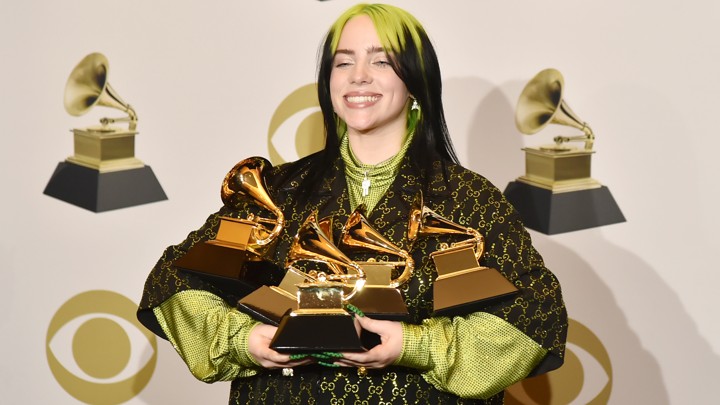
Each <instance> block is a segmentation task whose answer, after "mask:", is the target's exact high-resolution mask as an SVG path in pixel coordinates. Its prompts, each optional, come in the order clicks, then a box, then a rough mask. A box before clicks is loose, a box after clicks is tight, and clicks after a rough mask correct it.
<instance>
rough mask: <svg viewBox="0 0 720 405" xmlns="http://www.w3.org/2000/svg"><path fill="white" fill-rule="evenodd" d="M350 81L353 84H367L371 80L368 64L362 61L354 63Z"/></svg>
mask: <svg viewBox="0 0 720 405" xmlns="http://www.w3.org/2000/svg"><path fill="white" fill-rule="evenodd" d="M351 82H352V83H353V84H367V83H370V82H372V75H371V74H370V70H369V69H368V66H366V65H365V64H364V63H357V64H355V65H354V67H353V72H352V75H351Z"/></svg>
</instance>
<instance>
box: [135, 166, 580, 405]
mask: <svg viewBox="0 0 720 405" xmlns="http://www.w3.org/2000/svg"><path fill="white" fill-rule="evenodd" d="M315 158H316V155H311V156H308V157H306V158H303V159H301V160H299V161H297V162H293V163H289V164H284V165H280V166H276V167H273V168H271V169H270V170H269V171H267V173H265V183H266V187H267V190H268V193H269V195H270V197H271V199H272V201H273V202H274V203H275V204H276V205H277V206H278V207H279V208H280V209H281V210H282V211H283V213H284V215H285V219H286V221H287V224H286V227H285V229H284V231H283V232H282V234H281V235H280V236H279V238H278V241H277V244H276V245H275V247H274V248H273V249H272V250H271V251H270V252H268V254H267V256H266V259H267V262H270V263H272V265H269V264H268V263H262V262H260V263H259V264H258V263H254V262H253V263H249V264H248V266H249V267H251V268H249V269H248V274H254V276H253V277H254V279H253V281H254V282H255V283H258V284H259V283H263V284H268V285H276V284H277V283H279V281H280V280H281V279H282V277H283V274H284V273H283V264H284V263H285V258H286V256H287V253H288V250H289V248H290V246H291V244H292V240H293V237H294V235H295V234H296V233H297V231H298V229H299V227H300V225H301V224H302V223H303V222H304V220H305V219H306V217H307V216H308V215H309V214H310V213H311V212H313V211H314V210H317V213H318V218H324V217H332V218H333V234H334V235H333V236H334V240H338V237H339V234H340V231H341V227H342V225H343V224H344V223H345V220H346V219H347V217H348V215H349V214H350V213H351V212H352V209H351V207H350V202H349V199H348V192H347V189H346V183H345V176H344V168H343V163H342V159H338V160H337V161H336V163H335V165H334V166H333V167H329V168H326V174H325V175H324V176H323V179H324V180H323V182H322V184H321V185H319V187H318V189H319V192H317V193H314V194H313V195H311V196H306V197H307V198H306V201H305V202H304V203H303V204H302V206H300V203H299V202H298V195H297V194H296V190H297V187H298V185H299V184H300V182H301V181H302V179H303V178H305V176H307V174H308V168H309V167H310V166H311V165H310V163H311V162H312V161H313V159H315ZM414 173H416V172H415V171H414V170H413V169H412V167H411V164H410V162H409V158H408V157H407V156H406V157H405V160H404V161H403V163H402V164H401V168H400V170H399V173H398V175H397V177H396V178H395V180H394V183H393V184H392V185H391V186H390V188H389V189H388V191H387V192H386V194H385V196H384V197H383V198H382V199H381V200H380V202H379V203H378V204H377V205H376V206H375V208H374V209H373V210H372V212H371V213H370V214H369V215H368V221H369V222H370V224H371V226H372V227H373V228H375V229H376V230H377V231H378V232H379V233H381V234H382V235H383V236H384V237H386V238H387V239H389V240H390V241H391V242H392V243H394V244H395V245H397V246H399V247H401V248H403V249H406V250H409V252H410V254H411V255H412V257H413V259H414V261H415V264H416V268H415V270H414V272H413V275H412V277H411V278H410V280H409V281H408V282H406V283H405V284H404V285H402V286H401V287H400V290H401V293H402V296H403V298H404V300H405V303H406V305H407V307H408V310H409V312H410V318H411V320H410V322H411V323H415V324H420V323H421V322H422V321H423V320H424V319H427V318H428V317H430V316H431V313H432V311H433V288H432V286H433V280H434V279H435V278H436V277H437V271H436V269H435V265H434V262H433V260H432V259H431V258H430V253H432V252H434V251H436V250H438V249H439V245H440V243H443V242H445V243H449V242H454V241H457V239H453V238H457V237H454V236H429V237H423V238H418V239H417V240H416V241H415V242H414V243H412V244H411V243H410V241H409V240H408V222H409V221H408V212H409V211H410V208H411V205H412V202H413V199H414V198H415V196H416V195H417V194H418V191H421V190H420V189H421V187H422V186H421V182H420V181H419V178H418V177H417V175H416V174H414ZM422 192H423V195H424V204H425V205H426V206H428V207H429V208H430V209H432V210H433V211H435V212H436V213H437V214H438V215H441V216H443V217H445V218H447V219H449V220H450V221H453V222H455V223H458V224H460V225H463V226H467V227H472V228H474V229H476V230H478V231H479V232H480V233H481V234H482V235H484V237H485V252H484V255H483V256H482V258H481V261H480V264H481V265H483V266H487V267H490V268H494V269H497V270H499V271H500V273H501V274H502V275H504V276H505V277H506V278H507V279H508V280H509V281H511V282H512V283H513V284H514V285H515V286H516V287H518V289H519V292H518V293H517V294H515V295H511V296H509V297H507V298H505V299H501V300H494V301H491V302H490V303H489V304H488V305H487V306H485V307H483V308H480V309H479V310H480V311H483V312H488V313H491V314H493V315H495V316H497V317H499V318H501V319H503V320H505V321H507V322H508V323H510V324H512V325H513V326H515V327H516V328H517V329H519V330H520V331H521V332H523V333H524V334H526V335H527V336H529V337H530V338H532V339H533V340H534V341H535V342H537V343H538V344H539V345H541V346H542V347H543V348H544V349H546V350H547V351H548V354H547V356H546V357H545V358H544V360H543V361H542V362H541V363H540V364H539V365H538V366H537V367H536V369H535V370H534V371H533V372H532V373H531V374H540V373H543V372H547V371H549V370H553V369H555V368H557V367H559V366H560V365H561V364H562V362H563V355H564V350H565V340H566V334H567V314H566V310H565V306H564V303H563V300H562V296H561V290H560V285H559V283H558V281H557V279H556V278H555V276H554V275H553V274H552V273H551V272H550V271H549V270H548V269H546V268H545V266H544V264H543V260H542V258H541V256H540V255H539V254H538V252H537V251H536V250H535V249H534V248H533V246H532V244H531V240H530V235H529V234H528V232H527V231H526V230H525V228H524V227H523V225H522V222H521V219H520V217H519V215H518V213H517V212H516V211H515V209H514V208H513V207H512V206H511V204H510V203H509V202H508V201H507V200H506V199H505V198H504V196H503V194H502V193H501V192H500V191H499V190H498V189H497V188H496V187H495V186H493V185H492V184H491V183H490V182H489V181H488V180H487V179H485V178H484V177H482V176H480V175H479V174H477V173H474V172H472V171H470V170H467V169H465V168H463V167H461V166H459V165H457V164H453V163H448V162H442V161H437V162H435V163H434V165H433V171H432V172H431V173H429V174H428V187H427V188H426V189H423V190H422ZM250 212H252V213H254V214H260V215H262V216H265V217H272V215H271V214H270V213H269V212H267V211H265V210H263V209H262V208H259V207H258V206H257V205H253V204H250V203H248V204H246V205H245V206H243V207H241V208H240V209H237V210H235V209H229V208H227V207H223V208H221V209H220V211H219V212H217V213H215V214H212V215H210V217H209V218H208V219H207V221H206V223H205V224H204V225H203V226H202V227H201V228H200V229H198V230H197V231H194V232H192V233H190V234H189V235H188V237H187V238H186V239H185V241H183V242H182V243H180V244H179V245H176V246H171V247H169V248H167V249H166V250H165V252H164V254H163V255H162V257H161V258H160V260H159V261H158V263H157V264H156V265H155V267H154V268H153V270H152V272H151V273H150V275H149V277H148V279H147V281H146V284H145V289H144V293H143V296H142V300H141V303H140V307H139V310H138V317H139V319H140V320H141V321H142V322H143V323H144V324H145V325H146V326H147V327H149V328H150V329H151V330H153V331H155V332H156V333H157V334H158V335H160V336H163V337H164V334H163V332H162V329H160V328H159V325H158V323H157V320H156V319H155V317H154V315H153V312H152V309H153V308H154V307H156V306H158V305H159V304H161V303H162V302H163V301H165V300H166V299H168V298H169V297H170V296H172V295H173V294H175V293H177V292H179V291H183V290H186V289H203V290H207V291H210V292H213V293H215V294H217V295H219V296H220V297H223V299H224V300H226V301H227V303H228V304H229V305H232V306H235V305H236V303H237V300H238V298H240V296H241V295H242V294H243V293H246V292H247V291H243V285H240V286H234V285H224V284H222V283H216V282H213V281H212V280H206V279H202V278H199V277H195V276H193V275H190V274H188V273H185V272H183V271H182V270H178V269H176V268H175V267H174V266H173V265H172V263H173V261H175V260H176V259H177V258H178V257H180V256H181V255H183V254H184V253H185V252H187V250H188V249H190V248H191V247H192V246H193V245H194V244H196V243H200V242H203V241H205V240H208V239H212V238H214V237H215V233H216V231H217V228H218V226H219V225H218V224H219V219H218V218H219V217H220V216H234V217H247V215H248V213H250ZM349 256H350V257H351V258H352V259H354V260H358V259H366V258H367V257H357V256H352V255H350V254H349ZM378 258H379V259H381V260H388V259H390V260H393V259H395V258H392V257H391V258H388V257H381V256H378ZM253 266H254V267H253ZM295 375H296V377H294V378H290V379H288V378H285V377H283V376H282V375H281V374H280V372H279V371H277V370H274V371H270V370H261V371H260V372H259V373H258V374H257V375H256V376H253V377H250V378H238V379H236V380H234V381H233V383H232V392H231V398H230V402H231V403H281V402H284V401H286V402H287V403H331V402H332V401H335V402H337V403H346V404H347V403H356V401H359V402H357V403H365V402H362V401H363V400H367V401H368V402H367V403H379V402H383V403H396V402H397V403H416V400H417V401H418V403H428V404H440V403H502V392H501V393H499V394H498V395H496V396H494V397H492V398H490V399H488V400H486V401H482V400H463V399H460V398H456V397H454V396H453V395H450V394H447V393H444V392H441V391H439V390H437V389H435V388H434V387H433V386H432V385H431V384H429V383H428V382H426V381H425V380H424V379H423V378H422V376H421V374H420V372H419V371H418V370H414V369H409V368H403V367H388V368H386V369H383V370H369V373H368V376H367V377H365V378H361V377H359V376H358V375H357V373H356V372H355V371H354V370H350V369H333V368H327V367H321V366H305V367H304V368H303V369H302V370H300V369H298V370H296V372H295ZM468 378H472V376H468Z"/></svg>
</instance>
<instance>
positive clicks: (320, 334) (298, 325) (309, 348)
mask: <svg viewBox="0 0 720 405" xmlns="http://www.w3.org/2000/svg"><path fill="white" fill-rule="evenodd" d="M270 348H271V349H273V350H275V351H277V352H280V353H319V352H361V351H365V350H366V349H365V347H364V346H363V344H362V341H361V340H360V336H358V331H357V330H356V329H355V322H354V320H353V317H352V316H351V315H349V314H344V315H335V314H327V315H325V314H313V315H308V314H302V315H291V314H289V313H288V314H287V315H285V316H284V317H283V319H282V320H281V321H280V325H279V326H278V329H277V332H275V336H274V337H273V339H272V341H271V342H270Z"/></svg>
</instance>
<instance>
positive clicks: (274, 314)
mask: <svg viewBox="0 0 720 405" xmlns="http://www.w3.org/2000/svg"><path fill="white" fill-rule="evenodd" d="M275 288H277V287H275ZM275 288H273V287H268V286H266V285H263V286H260V288H258V289H257V290H255V291H253V292H252V293H250V294H248V295H246V296H245V297H244V298H243V299H241V300H240V301H238V304H237V308H238V309H239V310H240V311H241V312H244V313H246V314H248V315H250V316H252V317H253V318H255V319H257V320H258V321H260V322H262V323H265V324H268V325H274V326H278V325H279V324H280V321H281V320H282V318H283V316H284V315H285V314H287V313H288V310H291V311H294V310H296V309H297V308H298V302H297V299H296V298H294V297H292V296H289V295H285V294H283V293H281V292H279V291H277V290H276V289H275Z"/></svg>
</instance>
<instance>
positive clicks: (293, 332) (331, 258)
mask: <svg viewBox="0 0 720 405" xmlns="http://www.w3.org/2000/svg"><path fill="white" fill-rule="evenodd" d="M315 218H316V214H314V213H313V214H311V215H310V216H309V217H308V218H307V219H306V220H305V222H304V223H303V225H302V226H301V227H300V230H299V231H298V233H297V235H295V239H294V242H293V245H292V247H291V249H290V252H289V254H288V259H287V261H286V267H287V268H294V267H293V266H294V264H296V263H297V262H300V261H304V260H307V261H312V262H318V263H321V264H324V265H326V267H327V269H328V271H330V272H331V273H330V274H326V273H324V272H317V271H313V272H312V273H311V274H309V277H310V278H311V279H312V280H313V281H310V282H305V283H300V284H298V285H297V288H298V290H297V301H298V307H297V309H295V310H291V311H288V313H287V314H285V316H283V317H282V319H281V321H280V324H279V325H278V329H277V332H276V333H275V336H274V337H273V339H272V341H271V342H270V348H272V349H273V350H276V351H278V352H282V353H318V352H324V351H333V352H339V351H363V350H365V348H364V347H363V344H362V341H361V339H360V332H361V331H360V330H359V328H357V326H356V324H355V320H354V317H353V316H352V315H351V314H350V313H349V312H347V311H346V310H345V304H346V303H347V302H348V301H349V300H351V299H352V298H353V296H355V294H357V293H358V292H359V291H360V290H362V288H363V286H364V283H365V272H364V271H363V269H362V268H361V267H360V266H358V265H357V264H356V263H354V262H353V261H352V260H350V259H349V258H348V257H347V256H345V254H344V253H343V252H341V251H340V249H338V248H337V247H336V246H335V245H334V244H333V243H332V242H331V240H330V238H329V237H328V236H327V235H326V234H325V233H324V232H323V231H322V229H321V228H320V226H319V225H318V222H317V220H316V219H315ZM340 268H344V269H346V270H347V271H349V272H339V271H338V269H340ZM348 291H349V292H348Z"/></svg>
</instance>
